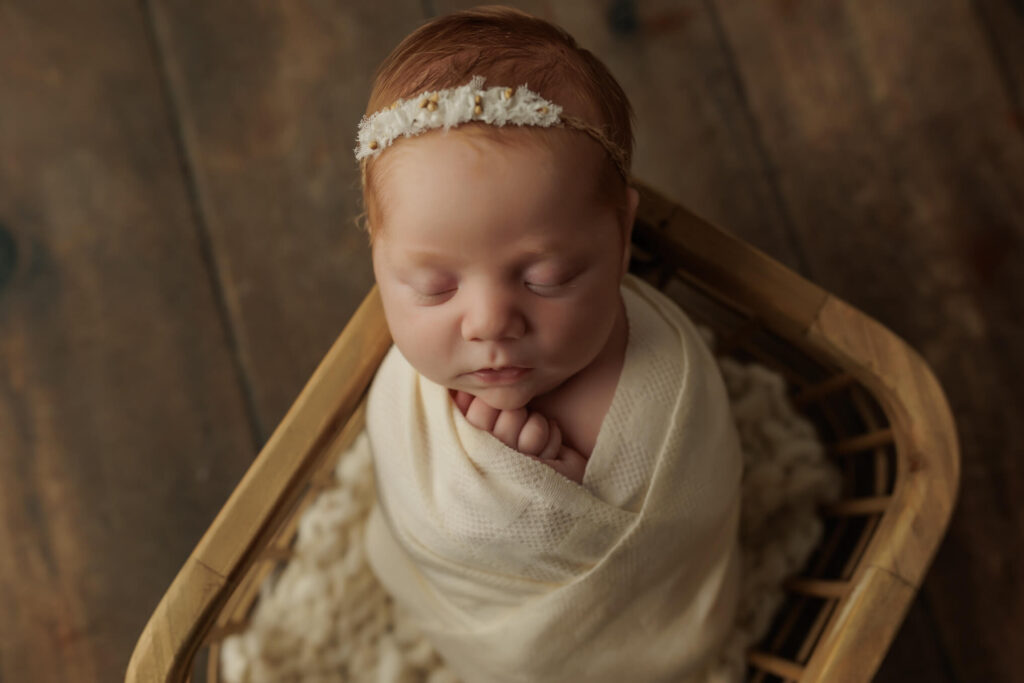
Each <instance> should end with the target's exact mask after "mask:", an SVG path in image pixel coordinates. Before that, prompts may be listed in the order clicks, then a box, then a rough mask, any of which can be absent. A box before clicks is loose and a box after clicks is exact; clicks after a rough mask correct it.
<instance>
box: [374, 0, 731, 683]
mask: <svg viewBox="0 0 1024 683" xmlns="http://www.w3.org/2000/svg"><path fill="white" fill-rule="evenodd" d="M525 83H529V84H530V87H526V86H525V85H522V84H525ZM367 115H368V116H367V118H364V120H363V122H362V124H361V126H360V133H359V147H358V148H357V157H358V158H359V159H360V161H361V163H362V171H363V187H364V198H365V201H366V206H367V227H368V229H369V234H370V238H371V246H372V254H373V269H374V274H375V276H376V279H377V283H378V286H379V289H380V294H381V299H382V302H383V306H384V312H385V316H386V318H387V322H388V326H389V328H390V331H391V334H392V338H393V340H394V347H393V348H392V349H391V351H390V352H389V354H388V356H387V358H386V359H385V361H384V363H383V364H382V365H381V368H380V369H379V371H378V374H377V377H376V378H375V379H374V383H373V386H372V387H371V390H370V396H369V401H368V408H367V434H368V436H369V441H370V444H371V449H372V451H373V457H374V465H375V470H376V479H377V493H378V500H377V504H376V505H375V507H374V509H373V512H372V514H371V517H370V520H369V522H368V526H367V532H366V550H367V554H368V559H369V560H370V563H371V565H372V566H373V568H374V571H375V573H376V574H377V575H378V577H379V578H380V580H381V582H382V583H383V584H384V586H385V587H386V588H387V589H388V591H389V592H390V593H391V594H392V595H393V596H394V598H395V600H396V602H397V603H398V605H399V607H401V608H403V609H405V610H406V611H408V612H409V613H410V615H411V617H412V618H413V619H415V620H416V621H417V623H418V624H419V626H420V627H421V628H422V630H423V631H424V632H425V633H426V634H427V636H428V637H429V638H430V639H431V641H432V642H433V644H434V645H435V647H436V648H437V649H438V650H439V651H440V652H441V654H442V655H443V656H444V657H445V658H446V660H447V661H448V664H449V666H450V667H451V668H452V669H454V670H455V671H457V672H459V673H460V674H461V675H462V676H463V677H465V679H466V680H468V681H559V680H576V679H584V680H608V681H621V680H631V681H656V680H673V681H678V680H703V678H702V677H703V674H704V667H705V666H706V665H707V664H708V663H709V662H710V660H711V659H712V657H713V655H714V654H715V648H716V647H717V646H718V645H719V644H720V643H721V640H722V639H723V638H724V636H725V634H726V631H727V629H728V627H729V625H730V622H731V618H732V614H733V611H734V609H735V601H736V595H737V588H738V581H739V575H738V571H739V563H738V545H737V531H738V521H739V485H740V474H741V473H740V467H741V464H740V463H741V459H740V455H739V445H738V438H737V435H736V433H735V428H734V427H733V425H732V421H731V417H730V415H729V408H728V402H727V399H726V395H725V390H724V387H723V386H722V381H721V378H720V377H719V376H718V374H717V368H716V366H715V363H714V359H713V358H712V356H711V354H710V352H709V351H708V349H707V348H706V347H705V346H704V345H703V342H702V341H701V340H700V337H699V335H698V334H697V332H696V329H695V328H694V326H693V325H692V323H691V322H690V321H689V320H688V319H687V318H686V316H685V315H684V314H683V313H682V312H681V311H680V310H679V309H678V308H677V307H675V306H674V304H672V303H671V302H670V301H669V300H668V299H667V298H665V297H664V295H662V294H661V293H659V292H657V291H656V290H654V289H653V288H651V287H649V286H648V285H646V284H644V283H642V282H640V281H639V280H637V279H636V278H633V277H632V276H630V275H628V274H627V266H628V263H629V251H630V250H629V245H630V234H631V230H632V225H633V220H634V217H635V213H636V208H637V204H638V193H637V191H636V189H635V188H633V187H632V185H631V183H630V176H629V161H630V157H631V152H632V132H631V129H630V118H631V111H630V108H629V104H628V101H627V100H626V97H625V95H624V94H623V93H622V90H621V88H620V87H619V86H618V84H617V83H616V82H615V80H614V78H613V77H612V76H611V74H610V73H608V71H607V69H606V68H605V67H604V66H603V65H602V64H601V63H600V62H599V61H598V60H596V59H595V58H594V57H593V56H592V55H591V54H590V53H589V52H586V51H585V50H582V49H581V48H579V47H578V46H577V45H576V44H575V42H574V41H573V40H572V38H571V37H570V36H568V35H567V34H565V33H564V32H563V31H561V30H560V29H558V28H557V27H554V26H553V25H551V24H549V23H547V22H543V21H541V20H538V19H535V18H533V17H529V16H528V15H525V14H522V13H520V12H517V11H515V10H510V9H505V8H494V9H490V8H488V9H482V10H475V11H470V12H464V13H459V14H456V15H449V16H447V17H442V18H440V19H437V20H435V21H433V22H431V23H429V24H427V25H425V26H424V27H421V28H420V29H419V30H417V31H416V32H414V33H413V34H412V35H410V36H409V37H407V38H406V39H405V40H404V41H403V43H402V44H401V45H399V47H398V48H396V50H395V51H394V52H393V53H392V54H391V56H390V57H389V58H388V59H387V60H386V61H385V63H384V64H383V65H382V66H381V68H380V70H379V71H378V74H377V78H376V81H375V84H374V89H373V93H372V94H371V97H370V104H369V106H368V108H367Z"/></svg>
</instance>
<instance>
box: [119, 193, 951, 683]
mask: <svg viewBox="0 0 1024 683" xmlns="http://www.w3.org/2000/svg"><path fill="white" fill-rule="evenodd" d="M640 189H641V201H640V209H639V212H638V216H637V222H636V226H635V228H634V231H633V260H632V264H631V270H632V272H634V273H636V274H637V275H639V276H640V277H643V278H644V279H646V280H647V281H649V282H651V283H652V284H654V285H655V286H657V287H658V288H659V289H661V290H663V291H665V292H666V293H667V294H668V295H669V296H670V297H672V298H673V299H674V300H675V301H677V302H678V303H679V304H680V306H682V307H683V309H684V310H686V311H687V313H689V314H690V316H691V317H692V318H693V319H694V320H695V321H697V322H700V323H703V324H705V325H708V326H709V327H710V328H711V329H713V330H714V332H715V335H716V349H715V353H716V354H719V355H721V354H726V355H729V356H732V357H734V358H736V359H738V360H740V361H744V362H750V361H757V362H759V363H762V364H764V365H766V366H768V367H771V368H773V369H775V370H777V371H779V372H781V373H782V374H783V376H784V377H785V378H786V379H787V381H788V385H789V389H790V395H791V397H792V399H793V401H794V402H795V405H796V406H797V408H798V409H799V410H800V412H801V413H802V414H804V415H805V416H806V417H807V418H809V419H810V420H811V421H812V422H813V423H814V425H815V426H816V428H817V429H818V433H819V435H820V436H821V437H822V439H823V441H825V442H826V443H827V444H828V454H829V456H830V457H831V458H833V459H834V460H835V461H836V462H837V463H838V464H839V466H840V468H841V469H842V471H843V473H844V477H843V479H844V483H843V494H842V499H841V500H840V501H839V502H837V503H835V504H833V505H830V506H828V507H826V508H824V509H823V510H822V511H821V512H822V515H823V516H824V518H825V534H824V538H823V540H822V543H821V544H820V546H819V547H818V548H816V549H815V551H814V554H813V556H812V557H811V559H810V561H809V562H808V564H807V567H806V570H805V574H804V575H802V576H799V577H794V578H792V579H790V580H789V581H788V582H787V583H786V589H787V598H786V601H785V603H784V604H783V606H782V608H781V609H780V612H779V615H778V617H777V618H776V620H775V622H774V623H773V625H772V627H771V631H770V633H769V634H768V635H767V636H766V637H765V638H764V639H763V640H762V642H761V643H760V644H759V645H758V646H757V647H756V648H754V649H752V650H751V651H750V652H749V653H748V656H747V661H748V664H749V667H748V671H747V674H748V675H747V678H748V680H751V681H778V680H795V681H828V682H829V683H833V682H835V681H868V680H870V679H871V678H872V676H873V675H874V673H875V672H876V670H877V669H878V666H879V665H880V664H881V662H882V659H883V657H884V656H885V653H886V650H887V649H888V647H889V645H890V643H891V642H892V640H893V638H894V637H895V635H896V632H897V630H898V629H899V626H900V624H901V622H902V621H903V618H904V616H905V614H906V611H907V610H908V608H909V607H910V604H911V602H912V601H913V598H914V594H915V592H916V591H917V589H918V587H919V586H920V585H921V581H922V578H923V577H924V574H925V571H926V570H927V568H928V566H929V564H930V563H931V561H932V558H933V556H934V554H935V551H936V549H937V547H938V545H939V542H940V540H941V539H942V536H943V534H944V532H945V529H946V525H947V523H948V521H949V518H950V515H951V513H952V508H953V505H954V501H955V498H956V492H957V486H958V482H959V477H960V456H959V447H958V444H957V437H956V430H955V427H954V423H953V419H952V415H951V414H950V411H949V407H948V404H947V402H946V399H945V396H944V395H943V393H942V389H941V387H940V386H939V384H938V382H937V381H936V379H935V377H934V375H933V374H932V372H931V370H930V369H929V368H928V366H927V364H926V363H925V362H924V360H923V359H922V358H921V357H920V356H919V355H918V354H917V353H916V352H915V351H914V350H913V349H911V348H910V347H908V346H907V345H906V343H905V342H903V340H901V339H900V338H898V337H897V336H895V335H894V334H893V333H892V332H890V331H889V330H888V329H886V328H885V327H883V326H882V325H880V324H879V323H878V322H876V321H875V320H873V319H872V318H870V317H868V316H866V315H864V314H863V313H861V312H860V311H858V310H856V309H855V308H853V307H851V306H850V305H848V304H846V303H844V302H843V301H841V300H839V299H837V298H836V297H834V296H832V295H830V294H829V293H828V292H826V291H824V290H822V289H821V288H819V287H817V286H815V285H814V284H812V283H810V282H808V281H807V280H805V279H803V278H801V277H800V276H798V275H797V274H795V273H794V272H792V271H791V270H789V269H787V268H786V267H784V266H783V265H781V264H780V263H778V262H776V261H774V260H772V259H771V258H769V257H768V256H766V255H765V254H764V253H762V252H760V251H758V250H757V249H755V248H754V247H752V246H750V245H749V244H747V243H745V242H743V241H742V240H739V239H737V238H736V237H734V236H732V235H730V234H729V233H727V232H725V231H723V230H721V229H719V228H716V227H714V226H712V225H710V224H708V223H707V222H705V221H703V220H701V219H700V218H698V217H696V216H694V215H693V214H691V213H689V212H688V211H687V210H686V209H684V208H682V207H680V206H679V205H677V204H675V203H673V202H671V201H668V200H666V199H665V198H664V197H661V196H660V195H658V194H657V193H656V192H654V191H653V190H651V189H649V188H646V187H641V188H640ZM390 344H391V338H390V336H389V333H388V330H387V326H386V323H385V321H384V316H383V312H382V309H381V304H380V297H379V294H378V293H377V289H376V287H374V289H373V290H372V291H371V292H370V294H369V295H368V296H367V297H366V299H365V301H364V302H363V304H362V305H361V306H360V308H359V310H358V311H356V313H355V315H354V316H353V317H352V320H351V321H350V322H349V323H348V325H347V326H346V327H345V329H344V331H343V332H342V333H341V335H340V336H339V337H338V339H337V341H336V342H335V343H334V345H333V346H332V347H331V349H330V351H329V352H328V354H327V356H326V357H325V358H324V359H323V361H322V362H321V363H320V366H319V367H318V368H317V370H316V372H315V373H313V376H312V378H311V379H310V380H309V382H308V383H307V384H306V387H305V388H304V389H303V391H302V393H301V394H300V395H299V397H298V399H296V401H295V403H294V404H293V405H292V407H291V409H290V410H289V411H288V414H287V415H286V416H285V418H284V420H283V421H282V422H281V424H280V425H278V427H277V429H276V430H275V431H274V433H273V435H272V436H271V438H270V440H269V441H268V442H267V444H266V446H265V447H264V448H263V450H262V451H261V452H260V454H259V456H258V457H257V458H256V460H255V461H254V462H253V464H252V466H251V467H250V468H249V470H248V472H247V473H246V474H245V476H244V477H243V479H242V481H241V482H240V483H239V485H238V487H237V488H236V489H235V491H234V492H233V493H232V495H231V497H230V498H229V499H228V501H227V503H226V504H225V506H224V507H223V509H222V510H221V511H220V513H219V514H218V515H217V518H216V519H215V520H214V522H213V525H212V526H211V527H210V528H209V529H208V530H207V532H206V534H205V535H204V536H203V538H202V540H200V542H199V544H198V546H196V549H195V550H194V551H193V552H192V554H191V556H190V557H189V558H188V560H187V561H186V563H185V565H184V567H182V569H181V571H180V572H179V573H178V576H177V577H176V578H175V580H174V582H173V583H172V584H171V586H170V588H169V589H168V591H167V593H166V594H165V595H164V597H163V599H162V600H161V601H160V603H159V605H158V606H157V608H156V611H155V612H154V613H153V615H152V617H151V618H150V620H149V623H148V624H147V625H146V628H145V630H144V631H143V632H142V635H141V636H140V638H139V641H138V644H137V645H136V648H135V652H134V653H133V655H132V659H131V662H130V663H129V665H128V672H127V680H129V681H133V682H134V681H186V680H191V679H192V675H193V671H194V670H195V671H196V674H197V675H196V677H197V678H203V677H204V676H203V675H202V674H203V673H205V678H206V680H207V681H211V682H212V681H217V680H219V675H218V670H217V669H218V663H219V651H220V643H221V641H222V640H223V639H224V638H225V637H227V636H228V635H230V634H232V633H236V632H239V631H241V630H244V629H245V627H246V621H247V619H248V615H249V614H250V612H251V608H252V606H253V605H254V603H255V601H256V599H257V597H258V591H259V586H260V584H261V583H262V581H263V579H264V578H265V577H266V576H267V575H268V574H269V573H270V572H271V571H273V570H274V568H275V567H277V566H278V565H280V563H282V562H284V561H287V558H288V556H289V554H290V552H291V551H290V547H291V545H292V541H293V539H294V537H295V532H296V527H297V523H298V519H299V517H300V516H301V513H302V511H303V510H304V509H305V507H306V505H308V504H309V503H310V502H312V500H313V499H314V498H315V495H316V494H317V493H318V492H319V491H321V490H323V489H324V488H325V487H328V486H330V485H331V484H332V481H333V476H332V471H333V466H334V462H332V458H336V457H337V455H338V454H339V453H340V452H341V451H342V450H343V449H344V447H345V446H346V445H347V443H349V442H351V440H352V439H354V437H355V435H356V434H357V433H358V432H359V430H360V429H361V428H362V419H363V414H362V405H363V398H364V394H365V392H366V389H367V387H368V386H369V384H370V382H371V380H372V379H373V375H374V373H375V372H376V369H377V366H378V365H379V363H380V362H381V360H382V359H383V357H384V354H385V353H386V351H387V350H388V348H389V346H390ZM197 655H200V656H199V657H197ZM203 660H205V666H204V665H203ZM204 669H205V672H204V671H203V670H204Z"/></svg>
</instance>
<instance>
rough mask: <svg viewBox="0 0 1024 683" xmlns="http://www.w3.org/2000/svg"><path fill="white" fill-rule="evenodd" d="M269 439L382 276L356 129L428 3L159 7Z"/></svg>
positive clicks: (165, 49) (190, 149)
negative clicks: (388, 58)
mask: <svg viewBox="0 0 1024 683" xmlns="http://www.w3.org/2000/svg"><path fill="white" fill-rule="evenodd" d="M152 16H153V22H154V26H155V28H156V35H157V40H158V44H159V49H160V52H161V55H162V57H163V59H164V62H165V64H166V68H167V73H168V75H169V82H170V89H171V91H172V93H173V103H174V107H175V110H174V116H175V118H176V120H177V121H178V122H179V125H180V126H181V131H182V137H183V140H184V145H185V153H186V157H187V161H188V164H189V168H190V172H191V174H192V176H193V178H194V183H195V187H196V197H197V201H198V204H199V208H200V210H201V212H202V214H203V216H204V220H205V222H206V225H207V228H208V230H209V234H210V241H211V243H212V245H213V259H212V263H211V267H212V268H213V270H214V271H215V273H216V277H217V278H218V280H219V281H220V282H221V283H222V286H223V289H224V298H225V305H226V308H227V316H228V320H229V323H230V325H231V327H232V329H233V330H235V333H236V335H237V338H238V347H239V357H240V361H241V364H242V366H243V368H244V369H245V372H246V375H247V376H248V377H249V378H250V379H251V383H252V394H253V403H254V410H255V413H256V414H257V415H258V420H259V429H260V435H261V437H262V439H264V440H265V439H266V438H267V437H268V436H269V434H270V431H271V430H272V429H273V427H274V426H275V425H276V424H277V423H278V422H279V421H280V420H281V418H282V417H283V416H284V414H285V411H286V410H287V409H288V406H290V405H291V403H292V401H294V400H295V396H296V395H297V394H298V392H299V390H300V389H301V388H302V386H303V385H304V384H305V382H306V380H307V379H308V378H309V376H310V374H311V373H312V372H313V369H314V368H316V366H317V363H319V362H320V360H321V359H322V358H323V356H324V354H325V353H326V352H327V349H328V348H330V345H331V343H332V342H333V341H334V339H335V338H336V337H337V335H338V333H339V332H340V331H341V329H342V328H343V327H344V325H345V323H346V322H347V321H348V319H349V317H350V316H351V315H352V313H353V312H354V311H355V309H356V307H357V306H358V304H359V302H361V301H362V299H363V296H365V294H366V292H367V291H368V290H369V289H370V286H371V285H372V284H373V274H372V269H371V266H370V257H369V251H368V249H367V246H366V245H367V239H366V236H365V234H364V233H362V232H360V231H359V230H358V229H357V228H356V226H355V223H354V218H355V217H356V215H357V214H358V213H359V212H360V211H361V207H360V189H359V175H358V166H357V165H356V162H355V159H354V157H353V152H352V149H353V147H354V145H355V132H356V126H357V124H358V123H359V119H360V117H361V116H362V115H363V110H364V108H365V106H366V99H367V96H368V95H369V90H370V82H371V78H372V76H373V70H374V69H375V68H376V65H377V63H378V62H379V61H380V60H382V59H383V58H384V56H385V55H386V54H387V52H388V51H389V50H390V49H391V46H393V45H394V44H395V43H397V42H398V40H399V39H400V38H401V37H402V36H404V35H405V34H406V33H408V32H409V31H411V30H412V29H413V28H415V26H416V25H417V23H418V22H420V21H422V18H423V15H422V11H421V9H420V7H419V6H418V5H417V4H414V3H408V4H406V5H403V4H401V3H397V2H385V3H373V4H365V3H346V4H339V3H321V2H295V3H291V2H289V3H250V2H237V3H200V4H198V5H197V4H192V3H188V4H186V3H176V2H161V1H159V0H156V1H154V2H153V3H152Z"/></svg>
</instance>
